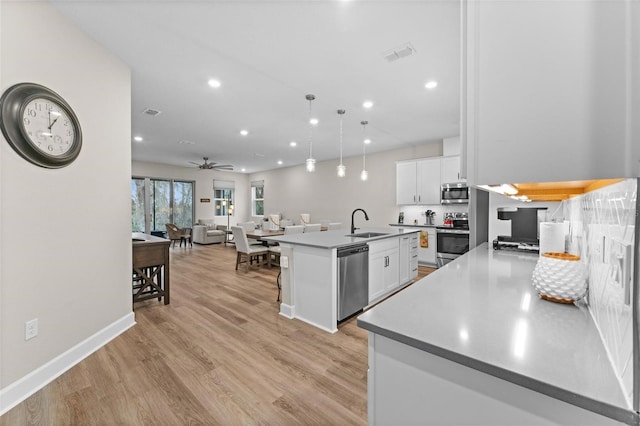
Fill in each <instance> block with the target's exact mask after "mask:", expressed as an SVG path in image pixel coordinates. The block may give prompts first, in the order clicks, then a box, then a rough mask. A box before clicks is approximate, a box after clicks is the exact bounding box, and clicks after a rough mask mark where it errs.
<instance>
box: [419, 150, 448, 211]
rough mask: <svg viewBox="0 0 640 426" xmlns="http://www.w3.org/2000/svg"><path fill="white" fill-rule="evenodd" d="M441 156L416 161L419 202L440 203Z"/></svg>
mask: <svg viewBox="0 0 640 426" xmlns="http://www.w3.org/2000/svg"><path fill="white" fill-rule="evenodd" d="M440 161H441V160H440V157H438V158H428V159H425V160H418V162H417V163H416V171H417V173H416V174H417V181H416V189H417V193H418V197H417V198H418V201H417V204H440V173H441V170H442V169H441V162H440Z"/></svg>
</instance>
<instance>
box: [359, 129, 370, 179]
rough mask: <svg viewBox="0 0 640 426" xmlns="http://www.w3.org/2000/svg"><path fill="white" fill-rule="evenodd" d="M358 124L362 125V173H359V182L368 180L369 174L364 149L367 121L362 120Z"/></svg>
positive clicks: (365, 145)
mask: <svg viewBox="0 0 640 426" xmlns="http://www.w3.org/2000/svg"><path fill="white" fill-rule="evenodd" d="M360 124H362V139H363V140H362V171H361V172H360V179H361V180H367V179H368V178H369V172H367V159H366V147H367V144H366V142H365V139H366V138H365V131H366V127H367V124H369V122H368V121H366V120H363V121H361V122H360Z"/></svg>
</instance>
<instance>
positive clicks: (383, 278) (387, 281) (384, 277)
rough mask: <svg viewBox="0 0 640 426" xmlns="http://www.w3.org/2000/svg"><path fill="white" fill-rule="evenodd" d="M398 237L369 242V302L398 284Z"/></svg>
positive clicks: (393, 288)
mask: <svg viewBox="0 0 640 426" xmlns="http://www.w3.org/2000/svg"><path fill="white" fill-rule="evenodd" d="M399 259H400V254H399V238H387V239H384V240H379V241H372V242H370V243H369V302H372V301H373V300H376V299H378V298H379V297H381V296H383V295H385V294H387V293H389V292H391V291H393V290H395V289H396V288H398V286H399V285H400V269H399Z"/></svg>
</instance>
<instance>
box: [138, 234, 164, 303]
mask: <svg viewBox="0 0 640 426" xmlns="http://www.w3.org/2000/svg"><path fill="white" fill-rule="evenodd" d="M131 242H132V244H133V279H132V284H133V302H134V303H135V302H139V301H142V300H147V299H153V298H158V301H160V300H161V299H162V298H163V297H164V304H165V305H168V304H169V278H170V276H169V245H170V244H171V241H170V240H167V239H165V238H160V237H154V236H153V235H147V234H143V233H141V232H134V233H132V234H131Z"/></svg>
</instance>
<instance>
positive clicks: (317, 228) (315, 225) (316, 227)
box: [304, 223, 321, 233]
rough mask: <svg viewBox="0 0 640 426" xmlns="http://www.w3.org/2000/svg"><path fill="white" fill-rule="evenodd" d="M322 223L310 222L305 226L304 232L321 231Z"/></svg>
mask: <svg viewBox="0 0 640 426" xmlns="http://www.w3.org/2000/svg"><path fill="white" fill-rule="evenodd" d="M320 228H321V227H320V224H319V223H310V224H308V225H305V226H304V232H305V233H307V232H320Z"/></svg>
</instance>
